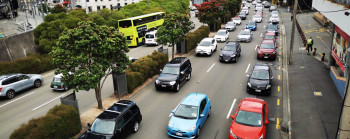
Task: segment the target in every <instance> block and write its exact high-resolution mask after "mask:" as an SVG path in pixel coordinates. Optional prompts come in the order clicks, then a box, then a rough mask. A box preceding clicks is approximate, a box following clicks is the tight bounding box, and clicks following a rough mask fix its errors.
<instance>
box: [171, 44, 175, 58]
mask: <svg viewBox="0 0 350 139" xmlns="http://www.w3.org/2000/svg"><path fill="white" fill-rule="evenodd" d="M171 45H172V47H173V48H172V49H173V50H172V51H173V52H172V54H171V59H174V54H175V44H174V43H172V44H171Z"/></svg>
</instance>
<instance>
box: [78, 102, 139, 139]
mask: <svg viewBox="0 0 350 139" xmlns="http://www.w3.org/2000/svg"><path fill="white" fill-rule="evenodd" d="M141 121H142V115H141V112H140V109H139V107H138V106H137V105H136V103H135V102H133V101H130V100H120V101H118V102H117V103H114V104H113V105H112V106H111V107H109V108H108V109H107V110H105V111H103V112H102V113H101V114H100V115H99V116H97V117H96V119H95V120H94V122H93V123H92V124H90V123H88V127H89V129H88V130H86V131H85V132H84V133H83V134H82V135H81V136H80V137H79V138H80V139H92V138H94V139H102V138H103V139H106V138H108V139H110V138H124V137H125V136H126V135H127V134H128V133H129V132H130V131H131V132H133V133H136V132H137V131H138V130H139V127H140V125H139V124H140V123H141Z"/></svg>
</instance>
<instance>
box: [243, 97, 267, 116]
mask: <svg viewBox="0 0 350 139" xmlns="http://www.w3.org/2000/svg"><path fill="white" fill-rule="evenodd" d="M263 106H264V100H261V99H258V98H244V99H243V100H241V103H240V107H239V109H240V110H244V111H250V112H256V113H262V110H263Z"/></svg>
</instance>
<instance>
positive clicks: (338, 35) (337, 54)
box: [332, 26, 350, 72]
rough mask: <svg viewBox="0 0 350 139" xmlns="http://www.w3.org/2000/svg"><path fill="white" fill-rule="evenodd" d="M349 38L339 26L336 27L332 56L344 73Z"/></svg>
mask: <svg viewBox="0 0 350 139" xmlns="http://www.w3.org/2000/svg"><path fill="white" fill-rule="evenodd" d="M349 38H350V37H349V35H348V34H346V33H345V32H344V31H342V30H341V29H340V28H339V27H338V26H335V27H334V36H333V44H332V56H333V58H334V60H335V61H336V63H337V64H338V66H339V67H340V68H341V69H342V71H343V72H344V70H345V67H344V63H345V58H346V52H347V49H348V45H349Z"/></svg>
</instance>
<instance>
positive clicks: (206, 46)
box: [196, 38, 218, 56]
mask: <svg viewBox="0 0 350 139" xmlns="http://www.w3.org/2000/svg"><path fill="white" fill-rule="evenodd" d="M217 47H218V44H217V42H216V40H215V39H214V38H204V39H203V40H202V41H201V42H200V43H199V44H198V45H197V47H196V55H210V56H211V55H212V54H213V52H215V51H216V49H217Z"/></svg>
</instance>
